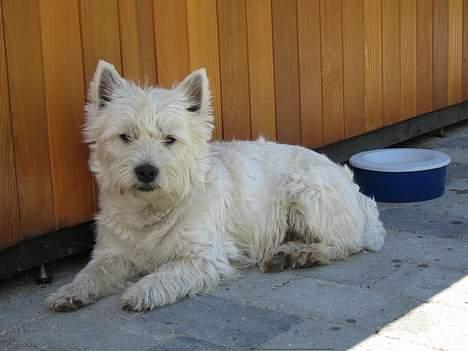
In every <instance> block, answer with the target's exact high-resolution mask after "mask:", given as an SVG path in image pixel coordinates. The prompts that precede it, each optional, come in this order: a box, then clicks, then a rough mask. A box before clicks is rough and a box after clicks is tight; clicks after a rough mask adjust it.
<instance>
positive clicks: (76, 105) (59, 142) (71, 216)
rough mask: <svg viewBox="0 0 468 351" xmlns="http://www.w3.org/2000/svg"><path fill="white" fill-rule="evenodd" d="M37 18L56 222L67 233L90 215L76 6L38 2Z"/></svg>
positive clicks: (72, 1)
mask: <svg viewBox="0 0 468 351" xmlns="http://www.w3.org/2000/svg"><path fill="white" fill-rule="evenodd" d="M40 14H41V34H42V56H43V67H44V82H45V96H46V103H47V121H48V125H49V144H50V156H51V161H52V163H51V166H52V167H51V169H52V184H53V187H54V202H55V218H56V226H57V227H66V226H71V225H73V224H77V223H82V222H85V221H87V220H89V219H91V218H92V215H93V211H94V206H93V203H94V199H93V190H92V183H91V176H90V173H89V172H88V170H87V168H88V167H87V165H88V162H87V160H88V151H87V147H86V145H84V144H83V143H82V137H81V132H80V130H81V126H82V125H83V120H84V119H83V112H82V109H83V104H84V84H83V61H82V57H81V38H80V21H79V8H78V2H77V1H76V0H41V2H40ZM71 82H73V83H72V84H71Z"/></svg>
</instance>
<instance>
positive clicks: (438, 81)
mask: <svg viewBox="0 0 468 351" xmlns="http://www.w3.org/2000/svg"><path fill="white" fill-rule="evenodd" d="M433 5H434V7H433V15H434V19H433V71H432V107H433V108H434V109H440V108H442V107H445V106H447V102H448V2H447V0H434V1H433Z"/></svg>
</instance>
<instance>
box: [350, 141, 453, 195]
mask: <svg viewBox="0 0 468 351" xmlns="http://www.w3.org/2000/svg"><path fill="white" fill-rule="evenodd" d="M349 163H350V164H351V166H352V167H353V169H354V179H355V181H356V183H357V184H358V185H359V187H360V190H361V192H362V193H364V194H365V195H367V196H371V197H374V198H375V200H377V201H380V202H417V201H425V200H430V199H435V198H437V197H439V196H442V195H443V194H444V191H445V175H446V173H447V165H448V164H449V163H450V157H449V156H447V155H446V154H444V153H442V152H439V151H433V150H424V149H379V150H371V151H366V152H361V153H359V154H356V155H354V156H352V157H351V159H350V160H349Z"/></svg>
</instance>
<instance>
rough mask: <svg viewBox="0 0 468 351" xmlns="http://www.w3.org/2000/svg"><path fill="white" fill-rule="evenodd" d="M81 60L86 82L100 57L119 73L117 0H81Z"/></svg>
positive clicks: (92, 73)
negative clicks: (82, 60)
mask: <svg viewBox="0 0 468 351" xmlns="http://www.w3.org/2000/svg"><path fill="white" fill-rule="evenodd" d="M80 11H81V16H80V18H81V31H82V35H83V37H82V46H83V59H84V67H85V70H84V71H85V77H86V84H88V83H89V82H90V80H91V79H92V78H93V75H94V71H95V70H96V65H97V63H98V61H99V60H105V61H108V62H109V63H112V64H113V65H114V66H115V67H116V69H117V70H118V71H119V72H122V64H121V57H120V38H119V11H118V4H117V0H99V1H95V0H80Z"/></svg>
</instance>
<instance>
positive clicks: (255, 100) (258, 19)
mask: <svg viewBox="0 0 468 351" xmlns="http://www.w3.org/2000/svg"><path fill="white" fill-rule="evenodd" d="M246 6H247V43H248V53H249V78H250V80H249V82H250V115H251V126H252V138H257V137H258V136H259V135H263V136H265V137H266V138H268V139H272V140H274V139H276V116H275V79H274V68H273V39H272V23H271V1H270V0H248V1H247V2H246Z"/></svg>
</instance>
